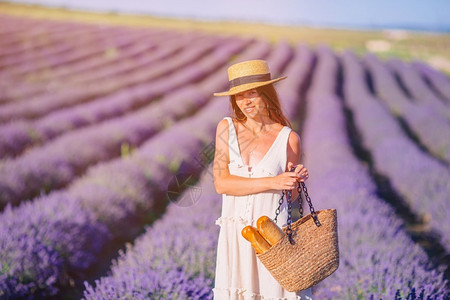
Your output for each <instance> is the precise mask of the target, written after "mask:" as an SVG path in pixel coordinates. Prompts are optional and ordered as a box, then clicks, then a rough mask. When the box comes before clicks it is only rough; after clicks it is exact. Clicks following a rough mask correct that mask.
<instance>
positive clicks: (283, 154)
mask: <svg viewBox="0 0 450 300" xmlns="http://www.w3.org/2000/svg"><path fill="white" fill-rule="evenodd" d="M281 130H282V131H281V132H280V136H279V138H278V140H277V141H276V144H275V145H273V146H274V147H273V149H272V150H273V153H277V154H278V153H279V155H270V156H269V157H268V158H269V160H278V162H279V163H280V167H281V169H282V170H283V172H284V170H285V169H286V163H287V147H288V140H289V134H290V133H291V131H292V129H291V128H290V127H288V126H284V127H283V129H281Z"/></svg>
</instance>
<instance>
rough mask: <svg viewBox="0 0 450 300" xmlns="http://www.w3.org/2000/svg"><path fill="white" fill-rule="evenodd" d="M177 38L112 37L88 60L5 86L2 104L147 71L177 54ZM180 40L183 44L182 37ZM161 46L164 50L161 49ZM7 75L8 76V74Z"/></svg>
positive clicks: (164, 35)
mask: <svg viewBox="0 0 450 300" xmlns="http://www.w3.org/2000/svg"><path fill="white" fill-rule="evenodd" d="M177 37H178V35H177V34H175V33H171V32H167V33H165V32H154V33H153V32H151V31H150V32H148V33H147V34H146V35H143V34H141V35H136V34H129V33H127V34H125V35H123V36H120V38H117V37H116V36H113V37H112V38H111V39H112V41H108V42H107V44H106V45H96V47H95V48H94V49H93V50H92V51H91V52H92V53H88V54H86V55H85V57H82V58H79V59H77V60H73V61H68V62H59V64H57V65H52V66H51V67H50V66H49V67H46V68H45V69H44V71H34V72H30V73H27V74H26V77H25V79H28V80H24V79H23V78H17V77H16V78H14V80H15V84H14V86H5V87H4V89H2V93H1V94H0V95H1V96H0V101H1V102H7V101H10V102H11V101H14V102H18V101H22V100H25V99H27V97H32V96H36V95H38V94H43V93H45V92H47V91H50V92H56V91H60V90H64V89H66V88H68V87H72V88H73V87H74V86H80V85H81V84H83V83H85V84H89V83H90V82H92V81H93V80H100V79H102V80H103V79H105V77H107V76H111V75H114V74H119V73H126V72H128V71H130V70H132V68H133V67H135V64H137V63H139V64H140V65H142V67H145V66H147V65H149V64H150V63H151V62H153V61H155V60H157V59H161V58H164V57H167V56H169V55H171V54H172V53H174V52H176V51H178V50H179V49H178V48H179V46H178V45H177V43H175V42H173V41H172V40H173V39H174V38H177ZM178 38H180V40H181V41H182V40H183V38H181V37H178ZM116 39H118V40H117V41H116ZM161 45H164V47H160V46H161ZM177 46H178V47H177ZM66 52H69V51H65V52H63V53H61V54H55V55H58V56H62V55H63V54H65V53H66ZM32 58H33V59H35V58H34V57H32ZM5 74H8V71H7V70H5ZM8 75H9V74H8ZM9 77H12V76H11V75H10V76H8V78H6V79H9V81H11V79H10V78H9Z"/></svg>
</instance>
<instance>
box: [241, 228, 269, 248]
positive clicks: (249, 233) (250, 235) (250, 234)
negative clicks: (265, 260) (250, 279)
mask: <svg viewBox="0 0 450 300" xmlns="http://www.w3.org/2000/svg"><path fill="white" fill-rule="evenodd" d="M241 234H242V236H243V237H244V238H245V239H246V240H247V241H249V242H250V243H252V246H253V248H254V249H255V251H256V253H257V254H260V253H263V252H264V251H266V250H268V249H269V248H270V245H269V243H268V242H267V241H266V240H265V239H264V238H263V237H262V236H261V234H260V233H259V232H258V229H256V228H255V227H253V226H250V225H248V226H245V227H244V228H243V229H242V231H241Z"/></svg>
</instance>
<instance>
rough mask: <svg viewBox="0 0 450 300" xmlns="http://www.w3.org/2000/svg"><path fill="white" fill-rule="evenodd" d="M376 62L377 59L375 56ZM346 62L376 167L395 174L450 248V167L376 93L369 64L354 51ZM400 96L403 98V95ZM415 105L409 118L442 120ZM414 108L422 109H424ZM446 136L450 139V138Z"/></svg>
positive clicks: (442, 132)
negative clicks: (425, 148)
mask: <svg viewBox="0 0 450 300" xmlns="http://www.w3.org/2000/svg"><path fill="white" fill-rule="evenodd" d="M370 63H371V64H375V62H374V61H373V60H372V61H370ZM342 64H343V70H344V78H345V83H344V95H345V99H346V103H347V104H348V106H349V107H350V108H351V109H352V111H353V113H354V119H355V123H356V125H357V127H358V129H359V131H360V133H361V138H362V143H363V146H364V147H365V148H366V149H367V150H369V151H370V153H371V154H372V159H373V163H374V168H375V171H376V172H377V173H379V174H381V175H383V176H385V177H387V178H389V180H390V183H391V185H392V187H393V188H394V189H395V190H396V191H397V193H398V194H400V195H401V196H402V197H403V198H404V199H405V201H406V202H407V203H408V204H409V206H410V208H411V210H412V211H413V212H414V213H415V214H417V215H418V216H420V217H427V218H428V219H429V221H428V222H429V225H430V226H431V228H432V229H433V230H435V231H436V232H437V233H439V234H440V236H441V239H442V244H443V246H444V247H445V248H446V249H447V251H449V252H450V235H449V233H450V220H449V218H448V216H449V215H450V208H449V206H448V199H449V195H450V185H449V184H448V183H449V182H450V169H449V167H448V166H447V165H443V164H442V163H441V162H440V161H438V160H436V159H435V158H433V157H432V156H430V155H427V153H425V152H423V151H421V150H420V149H419V147H418V146H417V144H416V143H415V142H414V141H412V140H411V139H410V138H408V137H407V135H406V134H405V132H404V130H403V129H402V128H401V126H400V124H399V123H398V122H397V120H395V118H394V117H393V116H392V115H391V114H390V113H389V112H388V110H387V109H386V107H385V105H384V104H385V103H386V102H384V101H383V100H381V99H380V98H377V97H374V96H373V95H372V94H371V93H370V91H369V90H368V89H367V87H366V85H365V84H364V75H363V73H364V70H363V67H362V65H361V63H359V62H358V60H357V58H356V57H355V56H354V55H352V53H351V52H346V53H345V54H344V55H343V58H342ZM378 67H379V68H381V66H378ZM378 71H379V70H378ZM372 74H374V75H373V76H374V77H376V78H377V80H378V79H380V80H381V78H384V77H383V75H385V73H381V74H380V73H378V72H377V70H374V72H372ZM377 88H379V89H383V88H384V89H389V88H391V89H394V87H393V85H392V84H388V83H387V82H385V81H384V82H383V84H381V83H380V85H379V86H378V84H377ZM391 92H392V94H395V95H397V94H398V93H397V94H396V93H395V92H394V91H391ZM382 95H386V97H387V95H390V94H387V93H383V92H382ZM396 99H397V100H398V101H400V100H399V99H401V98H400V95H398V96H397V98H396ZM389 103H393V101H391V102H389ZM410 108H411V109H409V110H408V114H405V118H408V120H415V121H422V123H423V122H426V121H427V120H428V121H429V122H430V123H431V122H432V121H433V120H438V118H437V117H436V115H435V114H434V113H427V112H429V111H427V110H425V109H424V108H423V107H421V108H420V109H419V108H418V107H415V106H414V105H413V104H411V107H410ZM405 111H406V110H405ZM405 111H403V112H405ZM413 112H416V113H419V112H420V115H418V114H413ZM419 116H423V118H420V117H419ZM449 126H450V125H449ZM424 127H425V126H424ZM449 128H450V127H449ZM446 129H447V128H446V127H443V128H441V127H437V128H434V130H433V131H431V132H429V133H428V134H429V135H433V136H434V139H435V140H439V139H445V136H446ZM445 142H446V143H450V140H448V141H445ZM449 153H450V152H449Z"/></svg>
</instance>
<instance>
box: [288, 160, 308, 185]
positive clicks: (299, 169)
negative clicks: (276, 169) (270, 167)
mask: <svg viewBox="0 0 450 300" xmlns="http://www.w3.org/2000/svg"><path fill="white" fill-rule="evenodd" d="M294 166H295V170H294V172H292V173H295V174H296V175H297V181H298V182H305V181H306V180H307V179H308V178H309V174H308V170H307V169H306V168H305V166H303V165H301V164H298V165H294V164H293V163H292V162H288V169H289V170H290V169H292V167H294Z"/></svg>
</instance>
